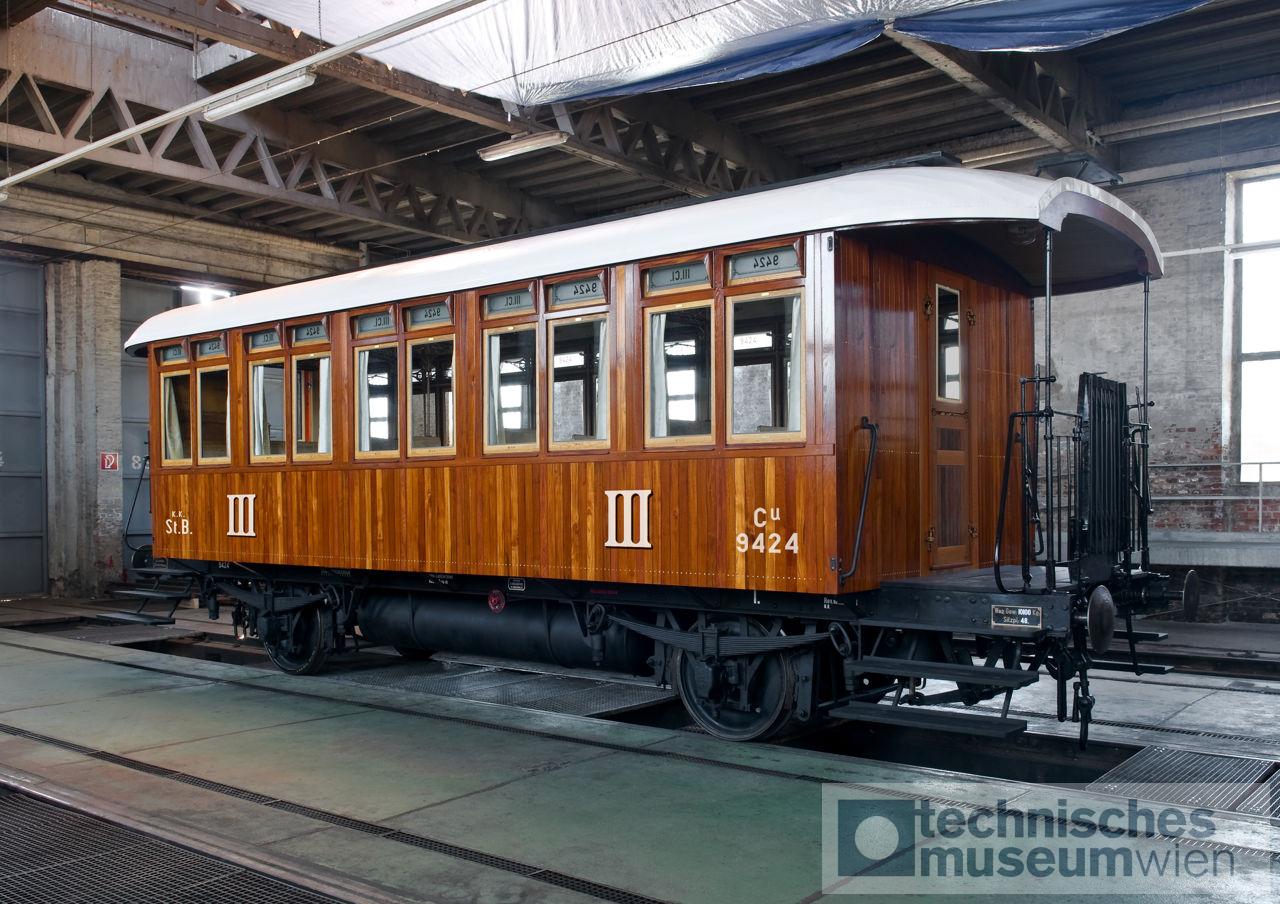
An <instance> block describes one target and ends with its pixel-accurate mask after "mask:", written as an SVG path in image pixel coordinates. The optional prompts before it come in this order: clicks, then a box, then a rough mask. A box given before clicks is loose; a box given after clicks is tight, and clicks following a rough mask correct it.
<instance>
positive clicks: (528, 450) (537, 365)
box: [480, 296, 545, 455]
mask: <svg viewBox="0 0 1280 904" xmlns="http://www.w3.org/2000/svg"><path fill="white" fill-rule="evenodd" d="M481 298H482V299H483V296H481ZM483 307H484V303H483V301H481V308H482V310H483ZM504 319H505V318H504ZM538 322H539V321H538V318H537V317H531V316H528V315H527V312H526V317H525V318H524V319H522V320H520V321H519V322H517V323H504V324H502V325H500V326H493V327H489V328H488V329H482V330H481V331H480V356H481V366H480V381H481V382H480V392H481V395H482V396H483V404H482V405H481V411H480V415H481V416H480V437H481V450H482V452H483V453H484V454H485V455H521V454H522V455H536V454H538V452H539V451H541V449H542V416H543V412H541V411H535V412H534V418H533V440H532V441H531V442H527V443H500V444H493V443H490V442H489V406H490V404H491V402H490V399H489V336H490V335H493V334H495V333H518V332H530V333H532V334H533V392H532V398H533V401H534V404H537V400H538V396H539V394H540V387H539V382H540V381H541V380H542V369H543V362H542V361H540V360H539V359H540V358H542V357H545V355H544V354H541V351H542V350H541V349H540V347H539V346H540V345H541V342H540V336H539V333H540V332H541V330H539V328H538Z"/></svg>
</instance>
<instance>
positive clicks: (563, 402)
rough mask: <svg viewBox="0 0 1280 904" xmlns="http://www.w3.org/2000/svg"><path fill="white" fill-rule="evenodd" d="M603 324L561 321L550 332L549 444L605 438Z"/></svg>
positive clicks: (606, 405) (606, 403) (606, 391)
mask: <svg viewBox="0 0 1280 904" xmlns="http://www.w3.org/2000/svg"><path fill="white" fill-rule="evenodd" d="M607 323H608V322H607V321H606V320H604V319H603V318H599V319H596V320H588V321H585V322H577V321H570V322H566V321H561V322H560V323H557V324H555V325H554V326H553V327H552V331H551V343H552V347H551V441H552V442H553V443H581V442H591V441H593V440H605V439H608V438H609V381H608V375H609V371H608V364H607V362H608V354H607V348H606V343H607V342H608V338H607V337H608V329H607V328H606V327H607Z"/></svg>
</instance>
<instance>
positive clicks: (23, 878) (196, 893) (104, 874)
mask: <svg viewBox="0 0 1280 904" xmlns="http://www.w3.org/2000/svg"><path fill="white" fill-rule="evenodd" d="M50 901H58V902H72V901H74V902H84V904H185V902H193V904H194V902H202V904H332V902H336V901H338V899H337V898H330V897H327V896H325V895H320V894H316V893H314V892H311V891H308V890H306V889H304V888H299V887H297V886H295V885H290V884H288V883H286V882H282V881H280V880H278V879H273V878H271V877H270V876H264V875H262V874H260V873H255V872H251V871H249V870H246V869H244V868H242V867H239V866H235V865H234V864H230V863H225V862H223V861H221V860H216V859H214V858H212V857H206V856H204V855H203V854H197V853H195V852H193V851H188V850H186V849H185V848H181V847H178V846H177V845H175V844H170V843H168V842H166V841H161V840H160V839H158V838H153V837H151V836H149V835H145V834H143V833H141V832H136V831H134V830H133V829H127V828H123V827H121V826H117V825H112V824H111V823H109V822H105V821H103V820H101V819H97V818H95V817H93V816H88V815H85V814H83V813H77V812H75V811H74V810H68V809H66V808H64V807H59V806H56V805H54V804H50V803H46V802H45V801H42V800H38V799H36V798H34V797H29V796H27V795H25V794H21V793H19V792H15V791H9V790H7V789H3V788H0V902H3V904H35V902H41V904H43V902H50Z"/></svg>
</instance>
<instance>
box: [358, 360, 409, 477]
mask: <svg viewBox="0 0 1280 904" xmlns="http://www.w3.org/2000/svg"><path fill="white" fill-rule="evenodd" d="M399 379H400V349H399V348H398V347H396V346H384V347H381V348H362V349H360V350H359V351H358V352H356V434H357V435H356V451H357V452H394V451H396V450H397V449H399V448H400V411H399V407H398V406H399V393H398V391H397V386H398V382H397V381H398V380H399Z"/></svg>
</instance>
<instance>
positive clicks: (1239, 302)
mask: <svg viewBox="0 0 1280 904" xmlns="http://www.w3.org/2000/svg"><path fill="white" fill-rule="evenodd" d="M1272 180H1280V169H1274V168H1272V169H1269V170H1263V171H1258V170H1250V171H1246V172H1239V173H1233V174H1231V176H1230V177H1229V186H1230V192H1231V195H1232V196H1231V198H1230V199H1229V201H1228V209H1229V211H1230V212H1231V218H1232V222H1231V224H1230V227H1229V233H1228V236H1227V241H1228V245H1227V261H1228V263H1229V266H1228V267H1227V273H1228V274H1229V281H1230V284H1229V285H1228V287H1227V293H1228V303H1229V305H1230V311H1231V324H1232V327H1231V332H1232V335H1231V386H1232V390H1231V417H1232V423H1233V426H1234V429H1233V430H1232V431H1231V457H1232V459H1233V460H1234V461H1237V462H1241V463H1242V464H1241V465H1239V466H1238V467H1237V468H1236V469H1234V470H1235V479H1236V480H1237V481H1238V482H1239V483H1240V484H1248V485H1250V486H1253V485H1257V484H1277V483H1280V477H1268V475H1269V474H1273V473H1276V474H1280V465H1271V466H1270V467H1268V466H1266V465H1260V466H1257V467H1247V466H1245V465H1243V462H1244V426H1245V425H1244V370H1245V365H1246V364H1249V363H1252V362H1257V361H1277V360H1280V347H1277V348H1276V349H1274V350H1272V351H1262V352H1246V351H1244V262H1245V260H1246V259H1247V258H1249V257H1250V256H1252V255H1265V254H1268V253H1270V254H1275V255H1280V238H1271V239H1263V240H1259V241H1256V242H1246V241H1244V187H1245V186H1246V185H1248V184H1250V183H1253V182H1267V181H1272ZM1250 474H1253V475H1256V476H1250Z"/></svg>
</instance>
